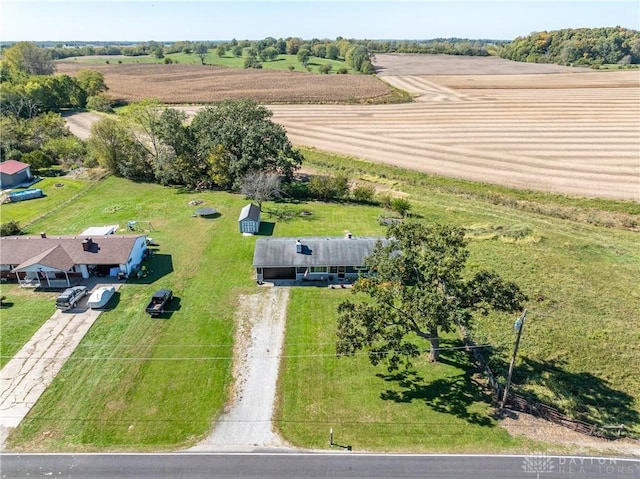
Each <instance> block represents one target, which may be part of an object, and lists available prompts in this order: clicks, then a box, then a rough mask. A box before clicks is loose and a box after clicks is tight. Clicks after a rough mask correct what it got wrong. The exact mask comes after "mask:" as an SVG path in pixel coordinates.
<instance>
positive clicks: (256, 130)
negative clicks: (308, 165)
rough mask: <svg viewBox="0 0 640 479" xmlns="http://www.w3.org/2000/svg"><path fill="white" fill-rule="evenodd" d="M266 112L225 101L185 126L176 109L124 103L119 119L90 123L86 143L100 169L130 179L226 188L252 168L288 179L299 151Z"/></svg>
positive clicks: (239, 184) (250, 103)
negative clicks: (89, 133) (127, 106)
mask: <svg viewBox="0 0 640 479" xmlns="http://www.w3.org/2000/svg"><path fill="white" fill-rule="evenodd" d="M271 115H272V113H271V112H270V111H269V110H268V109H267V108H265V107H263V106H260V105H258V104H257V103H256V102H255V101H253V100H228V101H224V102H222V103H220V104H217V105H215V106H210V107H207V108H203V109H202V110H200V111H199V112H198V113H197V114H196V115H195V117H194V118H193V120H192V121H191V123H189V124H187V123H186V115H185V114H184V113H183V112H181V111H179V110H176V109H172V108H163V107H162V106H161V105H160V104H159V103H158V102H157V101H154V100H145V101H142V102H139V103H136V104H133V105H130V107H129V108H128V111H127V113H126V114H125V115H124V118H123V121H119V120H115V119H111V118H105V119H103V120H101V121H99V122H97V123H95V124H94V125H93V127H92V131H91V136H90V137H89V140H88V146H89V151H90V153H91V154H92V155H93V157H94V158H95V159H96V160H97V161H98V162H99V163H100V165H102V166H103V167H104V168H106V169H107V170H108V171H110V172H111V173H113V174H115V175H118V176H123V177H126V178H130V179H134V180H144V181H157V182H159V183H162V184H166V185H171V184H180V185H185V186H187V187H189V188H209V187H214V186H215V187H219V188H224V189H234V190H235V189H240V188H241V187H242V184H243V179H244V178H245V177H246V176H247V175H248V174H250V173H254V172H263V173H273V174H277V175H278V176H279V177H281V178H282V179H283V180H284V181H290V180H291V179H292V178H293V173H294V172H295V170H296V169H298V168H299V167H300V165H301V163H302V155H301V154H300V153H299V152H298V151H297V150H295V149H294V148H293V146H292V145H291V143H290V142H289V140H288V139H287V136H286V132H285V130H284V128H283V127H282V126H280V125H278V124H276V123H274V122H272V121H271V119H270V117H271Z"/></svg>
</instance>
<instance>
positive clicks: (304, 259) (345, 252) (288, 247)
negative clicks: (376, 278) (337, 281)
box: [253, 236, 387, 268]
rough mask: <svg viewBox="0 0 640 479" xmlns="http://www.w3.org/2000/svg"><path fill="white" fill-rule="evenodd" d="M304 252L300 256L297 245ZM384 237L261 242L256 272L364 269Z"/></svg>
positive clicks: (266, 239) (269, 239)
mask: <svg viewBox="0 0 640 479" xmlns="http://www.w3.org/2000/svg"><path fill="white" fill-rule="evenodd" d="M298 241H300V243H301V248H300V249H301V250H302V252H300V253H299V252H298V248H297V242H298ZM378 241H380V242H382V243H383V244H385V243H386V242H387V240H386V239H385V238H382V237H373V236H367V237H352V238H347V237H300V238H260V239H258V240H257V241H256V246H255V250H254V253H253V266H254V267H256V268H269V267H271V268H278V267H280V268H286V267H292V266H362V265H363V264H364V259H365V258H366V257H367V256H369V255H370V254H371V253H372V252H373V248H374V246H375V245H376V243H377V242H378Z"/></svg>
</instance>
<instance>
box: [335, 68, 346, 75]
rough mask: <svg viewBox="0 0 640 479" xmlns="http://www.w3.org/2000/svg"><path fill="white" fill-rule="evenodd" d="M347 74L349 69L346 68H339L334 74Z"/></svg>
mask: <svg viewBox="0 0 640 479" xmlns="http://www.w3.org/2000/svg"><path fill="white" fill-rule="evenodd" d="M348 72H349V69H348V68H347V67H340V68H338V69H337V70H336V73H338V74H340V75H346V74H347V73H348Z"/></svg>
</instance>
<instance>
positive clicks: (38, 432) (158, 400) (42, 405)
mask: <svg viewBox="0 0 640 479" xmlns="http://www.w3.org/2000/svg"><path fill="white" fill-rule="evenodd" d="M193 199H200V200H202V201H204V203H202V204H203V205H206V206H211V207H215V208H216V209H217V210H218V211H219V212H220V216H219V217H217V218H212V219H206V218H200V217H194V216H193V211H194V210H195V209H196V208H197V206H190V205H188V202H189V201H190V200H193ZM245 203H246V201H245V200H244V199H243V198H242V197H240V196H235V195H229V194H225V193H212V192H204V193H199V194H197V195H194V194H183V193H182V192H181V191H180V190H178V189H171V188H163V187H160V186H157V185H150V184H141V183H132V182H129V181H126V180H122V179H118V178H113V177H112V178H109V179H107V180H105V181H104V182H101V183H100V184H99V185H98V186H97V187H96V188H95V190H94V191H93V195H92V201H90V202H89V201H86V200H83V201H81V202H79V204H77V205H73V206H72V207H70V208H68V209H66V210H65V211H64V212H62V211H61V212H59V213H58V214H57V215H51V216H48V217H47V218H46V219H44V220H43V221H42V222H41V223H38V224H37V229H38V230H40V229H44V230H47V231H49V232H51V233H53V232H54V231H55V232H60V233H70V232H76V231H80V230H81V229H82V228H84V227H86V226H90V225H101V224H110V223H119V224H120V225H121V226H124V225H125V224H126V221H127V220H137V221H140V223H139V224H143V223H142V221H143V220H144V222H145V223H144V224H145V225H149V224H150V225H151V226H152V228H153V230H152V231H150V232H149V234H150V235H152V236H153V238H154V240H155V241H156V242H158V243H159V244H160V247H159V249H158V251H157V252H156V254H154V256H153V257H152V258H151V260H149V261H148V262H147V263H146V266H147V268H148V270H149V272H150V273H149V276H148V277H147V278H142V279H140V280H137V281H130V282H128V283H127V284H125V285H123V286H122V288H121V289H120V290H119V292H118V294H117V297H116V299H115V301H114V303H113V304H112V306H111V308H110V309H109V310H107V311H105V312H104V313H102V315H101V316H100V317H99V318H98V320H97V322H96V323H95V325H94V326H93V327H92V328H91V330H90V331H89V332H88V334H87V335H86V336H85V338H84V340H83V342H82V343H81V345H80V346H79V347H78V348H77V349H76V351H75V352H74V354H73V355H72V357H71V358H70V359H69V360H68V361H67V363H66V365H65V366H64V368H63V369H62V370H61V372H60V373H59V375H58V376H57V377H56V379H55V380H54V382H53V384H52V385H51V387H50V388H48V389H47V391H46V392H45V393H44V394H43V396H42V397H41V399H40V400H39V401H38V403H37V404H36V405H35V407H34V408H33V409H32V411H31V412H30V414H29V415H28V417H27V418H26V419H25V420H24V421H23V423H22V424H21V425H20V427H19V428H18V429H17V430H16V431H15V432H14V433H13V434H12V436H11V437H10V439H9V444H11V445H12V447H16V448H18V449H30V450H31V449H39V450H105V449H110V448H116V449H122V450H126V449H129V448H131V449H133V448H135V449H163V448H173V447H177V446H179V445H182V446H184V445H188V444H192V443H193V442H195V441H196V440H197V438H199V437H202V436H203V435H204V434H205V433H207V431H208V430H209V429H210V427H211V425H212V421H213V419H214V418H215V416H216V415H217V414H218V413H219V412H220V410H221V408H222V406H223V405H224V403H225V401H226V399H227V393H228V386H229V380H230V368H231V362H232V348H233V332H234V322H233V314H234V311H235V306H236V299H237V296H238V294H240V292H242V291H245V292H246V289H247V287H248V286H249V285H250V284H251V268H250V264H251V258H252V254H253V241H254V239H253V238H245V237H242V236H241V235H240V234H239V233H238V232H237V227H238V226H237V215H238V212H239V211H240V208H241V207H242V206H243V205H244V204H245ZM146 222H148V223H146ZM34 228H35V227H34ZM160 288H170V289H173V291H174V295H175V298H174V300H173V301H172V302H171V304H170V309H171V310H172V311H171V312H170V313H168V314H166V315H165V317H164V318H161V319H152V318H150V317H149V316H148V315H146V314H145V313H144V307H145V305H146V304H147V302H148V301H149V297H150V295H151V294H152V293H153V291H155V290H157V289H160ZM33 294H38V293H33Z"/></svg>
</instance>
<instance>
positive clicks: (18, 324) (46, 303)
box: [0, 284, 57, 368]
mask: <svg viewBox="0 0 640 479" xmlns="http://www.w3.org/2000/svg"><path fill="white" fill-rule="evenodd" d="M0 294H1V295H2V296H5V299H4V300H3V304H4V306H3V307H2V309H1V310H0V368H2V367H4V365H5V364H7V363H8V362H9V360H10V359H11V358H12V357H13V356H14V355H15V354H16V352H17V351H18V350H20V348H21V347H22V346H24V344H25V343H26V342H27V341H28V340H29V338H31V336H33V334H34V333H35V332H36V331H37V330H38V329H39V328H40V326H42V324H43V323H44V322H45V321H46V320H47V319H49V317H50V316H51V315H52V314H53V313H54V312H55V310H56V304H55V298H56V296H57V293H44V292H43V293H38V294H33V291H31V290H25V289H23V288H20V287H19V286H18V285H17V284H2V285H1V286H0Z"/></svg>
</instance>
